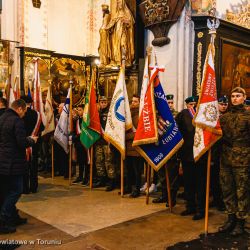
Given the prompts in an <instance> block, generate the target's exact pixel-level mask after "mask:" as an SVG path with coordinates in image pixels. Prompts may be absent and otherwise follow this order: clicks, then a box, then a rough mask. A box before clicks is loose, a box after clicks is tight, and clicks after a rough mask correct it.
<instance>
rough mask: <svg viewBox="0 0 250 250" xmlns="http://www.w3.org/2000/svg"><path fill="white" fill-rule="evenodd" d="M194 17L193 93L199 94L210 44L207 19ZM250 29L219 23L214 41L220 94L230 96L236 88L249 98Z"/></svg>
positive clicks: (224, 22)
mask: <svg viewBox="0 0 250 250" xmlns="http://www.w3.org/2000/svg"><path fill="white" fill-rule="evenodd" d="M208 18H211V17H209V16H193V17H192V20H193V21H194V25H195V27H194V30H195V43H194V64H193V94H194V95H196V94H197V93H199V91H200V85H201V81H202V70H203V65H204V61H205V57H206V52H207V47H208V44H209V41H210V35H209V34H208V27H207V19H208ZM249 37H250V30H249V29H247V28H244V27H242V26H237V25H235V24H233V23H230V22H227V21H224V20H220V26H219V28H218V29H217V36H216V39H215V48H216V52H215V72H216V83H217V91H218V95H229V94H230V92H231V90H232V89H233V88H234V87H237V86H240V87H243V88H245V90H246V92H247V96H250V41H249Z"/></svg>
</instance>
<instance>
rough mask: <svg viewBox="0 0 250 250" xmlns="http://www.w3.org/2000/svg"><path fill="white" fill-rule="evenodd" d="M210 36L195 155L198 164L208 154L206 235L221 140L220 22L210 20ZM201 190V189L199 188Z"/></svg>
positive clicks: (198, 115) (204, 70)
mask: <svg viewBox="0 0 250 250" xmlns="http://www.w3.org/2000/svg"><path fill="white" fill-rule="evenodd" d="M208 27H209V29H210V30H209V34H211V40H210V44H209V46H208V50H207V54H206V59H205V63H204V67H203V77H202V83H201V92H200V96H199V101H198V105H197V112H196V113H195V115H194V119H193V124H194V126H195V135H194V145H193V154H194V160H195V162H196V164H197V163H198V162H199V161H200V159H202V158H204V156H205V155H206V154H205V153H207V152H208V154H207V155H208V158H207V173H206V174H205V175H206V201H205V205H206V206H205V234H206V235H207V232H208V208H209V191H210V165H211V147H212V146H213V145H214V144H215V143H216V142H217V141H218V140H219V139H220V138H221V136H222V130H221V126H220V120H219V118H220V113H219V107H218V99H217V87H216V77H215V67H214V56H215V46H214V40H215V36H216V29H217V28H218V27H219V21H218V20H217V21H215V20H213V21H212V23H211V22H210V20H209V19H208ZM199 188H200V187H199Z"/></svg>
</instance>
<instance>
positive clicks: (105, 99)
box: [99, 95, 108, 101]
mask: <svg viewBox="0 0 250 250" xmlns="http://www.w3.org/2000/svg"><path fill="white" fill-rule="evenodd" d="M107 100H108V99H107V97H106V96H104V95H103V96H100V98H99V101H107Z"/></svg>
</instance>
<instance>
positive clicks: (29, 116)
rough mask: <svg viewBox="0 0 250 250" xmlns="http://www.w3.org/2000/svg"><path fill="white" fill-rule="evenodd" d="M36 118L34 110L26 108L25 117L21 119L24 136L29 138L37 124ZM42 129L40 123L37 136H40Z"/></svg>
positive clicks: (36, 114)
mask: <svg viewBox="0 0 250 250" xmlns="http://www.w3.org/2000/svg"><path fill="white" fill-rule="evenodd" d="M37 116H38V113H37V112H36V111H35V110H33V109H31V108H27V112H26V114H25V116H24V117H23V120H24V127H25V130H26V136H30V135H31V134H32V132H33V130H34V128H35V126H36V123H37ZM43 129H44V126H43V124H42V122H41V124H40V127H39V131H38V134H37V135H40V134H41V132H42V131H43Z"/></svg>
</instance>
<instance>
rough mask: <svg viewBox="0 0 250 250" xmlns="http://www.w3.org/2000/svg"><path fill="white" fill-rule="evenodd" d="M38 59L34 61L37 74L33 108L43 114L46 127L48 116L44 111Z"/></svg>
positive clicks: (42, 117)
mask: <svg viewBox="0 0 250 250" xmlns="http://www.w3.org/2000/svg"><path fill="white" fill-rule="evenodd" d="M38 61H39V59H38V58H37V59H36V60H35V61H34V66H35V67H34V68H35V75H34V96H33V97H34V98H33V109H34V110H36V111H37V112H39V114H40V115H41V119H42V123H43V125H44V126H45V127H46V122H47V121H46V116H45V113H44V106H43V100H42V91H41V83H40V74H39V70H38Z"/></svg>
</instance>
